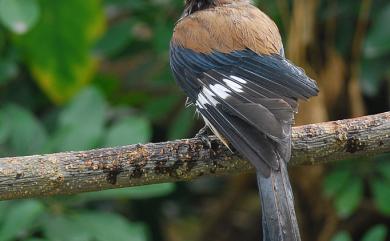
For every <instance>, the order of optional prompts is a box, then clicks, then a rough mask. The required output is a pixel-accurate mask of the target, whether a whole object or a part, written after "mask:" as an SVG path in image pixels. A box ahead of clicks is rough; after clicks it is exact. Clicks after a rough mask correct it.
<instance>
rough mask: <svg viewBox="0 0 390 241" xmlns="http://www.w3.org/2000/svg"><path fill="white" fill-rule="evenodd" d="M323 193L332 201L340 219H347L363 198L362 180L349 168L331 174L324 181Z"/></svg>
mask: <svg viewBox="0 0 390 241" xmlns="http://www.w3.org/2000/svg"><path fill="white" fill-rule="evenodd" d="M324 191H325V193H326V194H327V195H328V196H329V197H331V198H333V199H334V204H335V208H336V210H337V213H338V215H339V216H340V217H343V218H347V217H349V216H350V215H351V214H352V213H354V211H355V210H356V209H357V208H358V206H359V204H360V202H361V200H362V198H363V183H362V180H361V179H360V178H358V177H356V175H354V174H353V170H352V169H349V168H339V169H336V170H334V171H333V172H331V173H330V174H329V175H328V176H327V177H326V179H325V181H324Z"/></svg>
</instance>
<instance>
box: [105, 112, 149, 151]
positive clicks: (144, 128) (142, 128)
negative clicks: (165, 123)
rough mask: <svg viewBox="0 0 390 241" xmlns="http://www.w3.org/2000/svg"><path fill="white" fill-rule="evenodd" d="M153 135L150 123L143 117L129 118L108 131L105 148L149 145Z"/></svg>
mask: <svg viewBox="0 0 390 241" xmlns="http://www.w3.org/2000/svg"><path fill="white" fill-rule="evenodd" d="M151 135H152V130H151V127H150V123H149V121H148V120H147V119H145V118H143V117H135V116H132V117H127V118H124V119H122V120H120V121H119V122H118V123H115V124H114V125H113V126H112V127H111V128H110V129H109V131H108V134H107V140H106V144H105V146H120V145H129V144H136V143H147V142H148V141H149V140H150V138H151Z"/></svg>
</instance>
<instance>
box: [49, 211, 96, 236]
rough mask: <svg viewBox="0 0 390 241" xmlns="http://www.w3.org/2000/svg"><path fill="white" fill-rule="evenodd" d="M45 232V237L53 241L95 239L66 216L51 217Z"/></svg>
mask: <svg viewBox="0 0 390 241" xmlns="http://www.w3.org/2000/svg"><path fill="white" fill-rule="evenodd" d="M43 230H44V234H45V237H46V238H48V239H49V240H52V241H85V240H92V238H93V235H92V234H90V233H88V231H87V230H85V229H84V228H83V227H82V226H80V225H78V224H77V223H75V222H74V220H72V219H70V218H68V217H64V216H49V217H48V218H46V220H45V222H44V224H43Z"/></svg>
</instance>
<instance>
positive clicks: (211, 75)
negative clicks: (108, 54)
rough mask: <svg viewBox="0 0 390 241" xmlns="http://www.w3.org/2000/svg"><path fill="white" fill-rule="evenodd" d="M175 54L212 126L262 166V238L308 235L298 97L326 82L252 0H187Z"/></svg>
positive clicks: (182, 79)
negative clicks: (291, 53)
mask: <svg viewBox="0 0 390 241" xmlns="http://www.w3.org/2000/svg"><path fill="white" fill-rule="evenodd" d="M169 59H170V67H171V70H172V73H173V76H174V78H175V80H176V83H177V84H178V85H179V86H180V87H181V89H182V90H183V91H184V93H185V94H186V95H187V97H188V101H189V102H190V103H191V104H192V105H194V106H195V108H196V112H198V113H199V114H200V116H201V117H202V118H203V120H204V122H205V128H207V129H208V130H211V132H212V133H214V134H215V135H216V136H217V137H218V138H219V139H220V140H221V141H222V143H224V144H225V145H226V146H227V147H228V148H229V149H230V150H232V151H237V152H238V153H239V154H241V155H242V156H243V157H244V158H246V159H248V160H249V161H250V163H251V164H252V165H253V166H254V167H255V169H256V177H257V184H258V189H259V194H260V199H261V206H262V226H263V240H266V241H298V240H301V237H300V233H299V227H298V223H297V218H296V214H295V210H294V200H293V199H294V198H293V192H292V189H291V185H290V181H289V177H288V171H287V164H288V162H289V160H290V158H291V148H292V147H291V145H292V144H291V134H292V125H293V124H294V114H295V113H297V111H298V101H299V100H308V99H309V98H310V97H313V96H316V95H318V93H319V88H318V86H317V83H316V82H315V81H314V80H313V79H311V78H310V77H308V76H307V74H306V73H305V71H304V70H303V69H302V68H300V67H297V66H296V65H294V64H293V63H292V62H291V61H289V60H288V59H287V58H286V57H285V54H284V47H283V42H282V38H281V35H280V32H279V30H278V27H277V25H276V24H275V23H274V22H273V20H271V18H270V17H268V16H267V15H266V14H265V13H263V12H262V11H261V10H260V9H258V8H257V7H256V6H254V4H253V3H252V2H251V1H250V0H185V1H184V11H183V13H182V15H181V17H180V19H179V20H178V21H177V22H176V24H175V27H174V30H173V34H172V38H171V41H170V47H169ZM205 128H202V129H201V132H200V133H199V135H197V136H198V137H200V138H202V139H203V140H205V139H204V138H207V129H205Z"/></svg>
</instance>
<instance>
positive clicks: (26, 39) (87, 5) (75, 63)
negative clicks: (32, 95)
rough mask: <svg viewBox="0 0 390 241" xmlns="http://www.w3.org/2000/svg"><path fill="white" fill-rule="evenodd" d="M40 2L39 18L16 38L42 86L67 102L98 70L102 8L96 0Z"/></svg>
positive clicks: (47, 0)
mask: <svg viewBox="0 0 390 241" xmlns="http://www.w3.org/2000/svg"><path fill="white" fill-rule="evenodd" d="M11 1H13V0H11ZM40 3H41V6H42V11H41V12H42V14H41V18H40V21H39V22H38V24H37V25H36V27H35V28H34V29H32V30H31V31H30V32H28V33H27V34H25V35H23V36H20V37H18V38H15V41H16V43H17V45H18V46H19V47H20V48H21V49H22V50H23V52H24V54H25V59H26V61H27V64H28V66H29V68H30V69H31V72H32V74H33V76H34V77H35V80H36V81H37V82H38V84H39V86H40V87H41V88H42V89H43V90H44V91H45V93H46V94H47V95H48V96H49V97H50V98H51V99H52V100H53V101H55V102H56V103H64V102H65V101H67V100H68V99H70V98H71V97H72V96H73V95H75V94H76V93H77V92H78V91H79V90H80V89H81V88H82V87H84V86H85V85H86V84H87V83H89V82H90V81H91V79H92V77H93V75H94V73H95V70H96V66H97V61H96V60H95V59H94V58H93V57H92V56H91V49H92V47H93V46H94V45H95V43H96V41H97V39H98V38H99V36H100V34H101V32H102V30H103V29H104V15H103V9H102V6H101V1H96V0H83V1H79V0H67V1H52V0H40Z"/></svg>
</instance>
